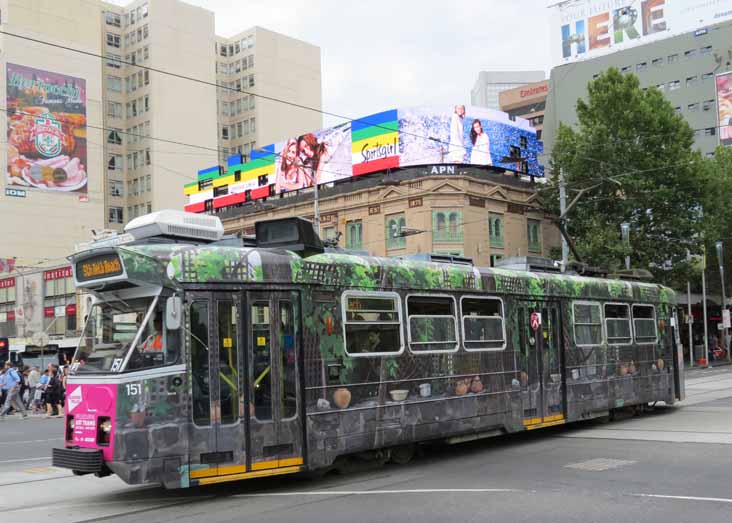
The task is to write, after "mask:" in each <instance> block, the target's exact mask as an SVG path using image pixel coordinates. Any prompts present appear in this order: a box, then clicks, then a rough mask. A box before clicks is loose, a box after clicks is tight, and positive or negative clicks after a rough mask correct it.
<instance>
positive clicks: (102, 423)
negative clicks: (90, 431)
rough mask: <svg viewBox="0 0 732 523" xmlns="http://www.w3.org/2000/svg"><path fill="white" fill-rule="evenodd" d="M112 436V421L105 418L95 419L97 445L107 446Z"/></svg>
mask: <svg viewBox="0 0 732 523" xmlns="http://www.w3.org/2000/svg"><path fill="white" fill-rule="evenodd" d="M111 434H112V420H111V419H109V418H108V417H106V416H100V417H98V418H97V444H98V445H105V446H106V445H109V440H110V436H111Z"/></svg>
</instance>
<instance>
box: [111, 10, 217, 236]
mask: <svg viewBox="0 0 732 523" xmlns="http://www.w3.org/2000/svg"><path fill="white" fill-rule="evenodd" d="M100 7H101V10H102V17H103V19H102V23H103V28H102V34H101V41H102V48H103V50H104V56H105V59H104V61H103V63H102V68H103V70H102V74H103V79H104V92H103V97H104V105H105V107H104V109H105V110H104V128H105V134H106V136H105V143H104V163H105V167H106V191H105V193H106V194H105V197H106V202H107V205H106V207H107V213H106V219H107V227H108V228H110V229H116V230H121V228H122V227H123V226H124V224H125V223H127V222H128V221H129V220H131V219H132V218H135V217H137V216H140V215H143V214H147V213H149V212H152V211H153V210H159V209H167V208H173V209H177V208H180V207H181V206H182V205H183V201H182V199H181V198H180V197H179V195H177V194H175V193H174V192H173V191H169V190H167V189H168V188H169V187H171V186H173V185H176V184H178V183H180V182H181V181H182V180H185V179H187V178H190V172H189V169H188V166H189V165H190V161H191V159H192V158H196V159H198V158H201V159H203V158H205V159H207V160H209V159H210V160H213V161H215V159H216V158H217V152H216V151H217V148H218V141H217V116H216V96H217V95H216V88H215V87H213V86H212V85H213V84H214V83H215V82H216V80H217V78H216V74H215V70H214V67H215V55H214V51H213V50H214V47H215V44H216V39H215V33H214V15H213V13H212V12H211V11H208V10H206V9H202V8H200V7H195V6H191V5H188V4H185V3H183V2H180V1H178V0H156V1H155V2H149V1H137V2H134V3H131V4H129V5H128V6H126V7H118V6H114V5H111V4H101V6H100ZM181 56H185V57H186V58H185V60H181V59H180V57H181ZM133 64H134V65H133ZM159 71H166V72H169V73H173V74H175V75H181V76H186V77H191V78H196V79H199V80H201V81H203V82H206V83H208V84H209V85H206V84H204V83H199V82H192V81H190V80H188V79H186V78H180V77H176V76H171V75H169V74H163V73H161V72H159ZM193 101H195V103H192V102H193ZM158 138H159V139H158ZM186 144H190V145H186Z"/></svg>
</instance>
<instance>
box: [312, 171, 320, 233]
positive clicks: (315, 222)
mask: <svg viewBox="0 0 732 523" xmlns="http://www.w3.org/2000/svg"><path fill="white" fill-rule="evenodd" d="M313 189H314V196H315V201H314V202H313V207H314V213H313V214H314V218H313V228H314V229H315V232H316V233H317V234H318V236H320V202H319V201H318V180H316V179H315V173H313Z"/></svg>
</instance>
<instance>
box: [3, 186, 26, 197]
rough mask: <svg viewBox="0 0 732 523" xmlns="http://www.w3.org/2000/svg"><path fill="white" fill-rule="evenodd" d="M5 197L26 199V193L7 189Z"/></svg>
mask: <svg viewBox="0 0 732 523" xmlns="http://www.w3.org/2000/svg"><path fill="white" fill-rule="evenodd" d="M5 196H12V197H14V198H25V191H24V190H23V189H11V188H9V187H6V188H5Z"/></svg>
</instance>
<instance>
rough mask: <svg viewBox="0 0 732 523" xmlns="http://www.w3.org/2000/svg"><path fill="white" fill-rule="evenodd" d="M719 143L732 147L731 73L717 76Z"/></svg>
mask: <svg viewBox="0 0 732 523" xmlns="http://www.w3.org/2000/svg"><path fill="white" fill-rule="evenodd" d="M717 109H718V111H719V143H720V144H722V145H732V72H729V73H724V74H720V75H717Z"/></svg>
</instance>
